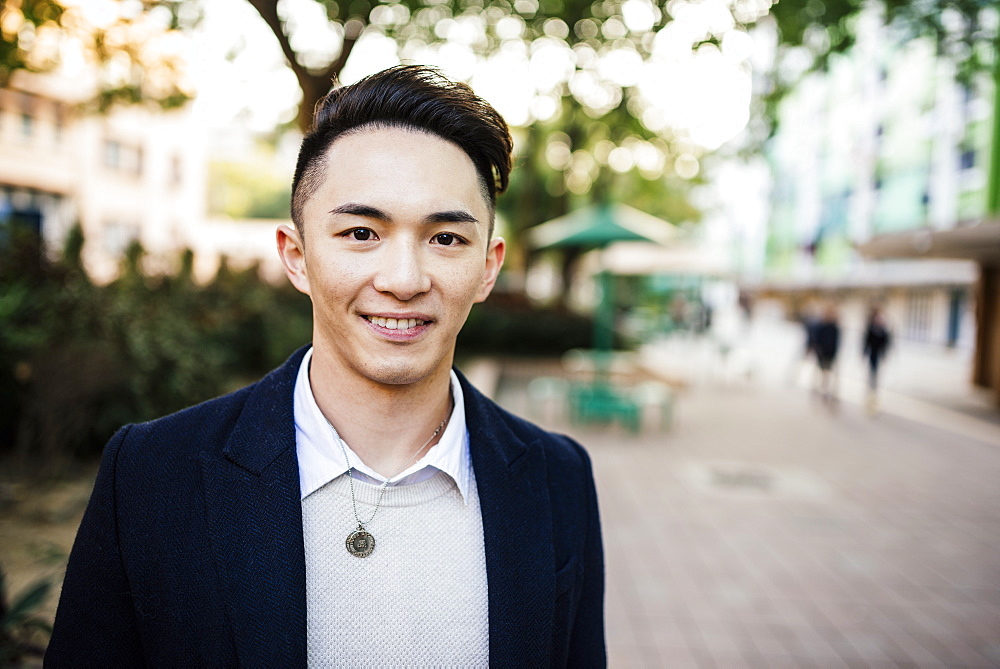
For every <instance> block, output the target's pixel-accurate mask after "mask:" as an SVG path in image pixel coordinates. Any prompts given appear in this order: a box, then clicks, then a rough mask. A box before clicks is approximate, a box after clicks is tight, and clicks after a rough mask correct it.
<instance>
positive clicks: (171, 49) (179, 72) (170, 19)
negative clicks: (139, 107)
mask: <svg viewBox="0 0 1000 669" xmlns="http://www.w3.org/2000/svg"><path fill="white" fill-rule="evenodd" d="M198 18H199V16H198V6H197V5H196V4H195V3H193V2H191V1H190V0H165V1H159V2H150V1H148V0H147V1H144V2H122V1H121V0H96V1H93V0H92V1H90V2H84V3H70V2H67V1H66V0H0V34H2V36H3V41H2V43H0V87H7V86H9V85H10V83H11V79H12V78H13V77H14V76H15V75H16V74H17V73H18V72H50V71H52V70H54V69H56V68H57V67H59V66H60V65H65V64H66V63H67V62H69V61H79V62H82V63H85V64H86V65H87V68H86V70H81V72H80V76H82V77H83V78H84V80H85V81H87V83H89V84H90V85H91V87H92V90H93V91H94V99H93V103H94V106H95V107H96V108H97V109H98V110H99V111H105V110H107V109H108V108H110V107H111V106H112V105H115V104H122V103H124V104H135V103H140V102H150V103H153V104H156V105H158V106H160V107H163V108H172V107H177V106H180V105H182V104H184V103H185V102H186V101H187V100H188V99H190V97H191V95H192V91H191V90H190V87H189V85H188V83H187V82H186V81H185V72H184V58H183V56H184V54H183V51H184V48H185V44H184V42H185V40H184V38H183V36H182V33H183V31H184V30H187V29H190V28H192V27H193V26H194V25H195V24H196V23H197V21H198Z"/></svg>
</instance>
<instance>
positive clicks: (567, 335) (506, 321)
mask: <svg viewBox="0 0 1000 669" xmlns="http://www.w3.org/2000/svg"><path fill="white" fill-rule="evenodd" d="M593 330H594V325H593V320H592V319H590V318H589V317H586V316H581V315H579V314H573V313H570V312H568V311H565V310H558V309H538V308H536V307H534V306H532V305H531V304H530V303H529V302H528V301H527V299H526V298H524V297H523V296H520V295H514V294H499V293H494V294H493V295H492V296H491V297H490V299H488V300H486V301H485V302H483V303H481V304H477V305H475V306H474V307H473V308H472V312H471V313H470V314H469V319H468V320H467V321H466V322H465V327H464V328H462V331H461V332H460V333H459V335H458V348H457V351H456V355H458V356H461V357H466V356H469V355H519V356H552V355H560V354H562V353H565V352H566V351H568V350H569V349H571V348H590V346H591V345H592V342H593Z"/></svg>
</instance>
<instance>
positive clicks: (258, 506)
mask: <svg viewBox="0 0 1000 669" xmlns="http://www.w3.org/2000/svg"><path fill="white" fill-rule="evenodd" d="M303 353H304V349H303V350H301V351H299V352H298V353H296V354H295V355H293V356H292V357H291V358H289V360H288V362H286V363H285V364H284V365H283V366H282V367H280V368H278V369H277V370H275V371H274V372H272V373H271V374H269V375H268V376H266V377H265V378H264V379H262V380H261V381H260V382H259V383H258V384H257V385H256V386H254V387H253V388H252V389H251V391H250V393H251V394H250V396H249V398H248V399H247V402H246V404H245V405H244V407H243V410H242V412H241V414H240V417H239V419H238V420H237V422H236V424H235V425H234V427H233V430H232V432H231V433H230V437H229V440H228V442H227V443H226V444H225V447H224V449H223V450H222V451H221V452H219V451H212V452H208V451H206V452H203V453H202V473H203V478H204V481H203V482H204V493H205V511H206V517H207V519H208V528H209V534H210V536H211V540H212V545H213V549H214V552H215V558H216V564H217V565H218V571H219V578H220V581H221V582H222V584H223V592H224V596H225V598H226V604H227V608H228V611H229V621H230V626H231V632H232V636H233V640H234V643H235V645H236V650H237V655H238V657H239V661H240V664H241V665H245V666H275V667H277V666H304V665H305V664H306V579H305V557H304V549H303V542H302V506H301V502H300V493H299V476H298V460H297V456H296V451H295V423H294V418H293V411H292V406H293V399H292V394H293V390H294V386H295V378H296V373H297V372H298V368H299V364H300V363H301V360H302V355H303Z"/></svg>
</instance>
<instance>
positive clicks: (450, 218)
mask: <svg viewBox="0 0 1000 669" xmlns="http://www.w3.org/2000/svg"><path fill="white" fill-rule="evenodd" d="M330 213H331V214H348V215H350V216H361V217H363V218H372V219H375V220H377V221H384V222H386V223H391V222H392V216H390V215H389V213H388V212H386V211H383V210H381V209H379V208H377V207H372V206H370V205H367V204H361V203H358V202H347V203H346V204H342V205H339V206H337V207H334V208H333V209H331V210H330ZM423 222H424V223H473V224H476V223H479V219H478V218H476V217H475V216H473V215H472V214H470V213H469V212H467V211H464V210H462V209H451V210H447V211H436V212H434V213H432V214H429V215H427V216H425V217H424V220H423Z"/></svg>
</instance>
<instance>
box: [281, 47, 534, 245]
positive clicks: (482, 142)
mask: <svg viewBox="0 0 1000 669" xmlns="http://www.w3.org/2000/svg"><path fill="white" fill-rule="evenodd" d="M373 128H402V129H409V130H417V131H424V132H428V133H430V134H432V135H436V136H437V137H440V138H441V139H444V140H446V141H449V142H451V143H453V144H455V145H457V146H458V147H459V148H460V149H462V151H464V152H465V154H466V155H467V156H469V158H470V159H471V160H472V164H473V165H474V166H475V168H476V172H477V173H478V178H479V184H480V187H481V188H482V191H483V197H484V199H485V200H486V203H487V204H488V206H489V211H490V222H489V235H490V236H491V237H492V235H493V221H494V218H495V212H496V198H497V195H499V194H500V193H502V192H503V191H504V190H506V188H507V183H508V180H509V178H510V170H511V165H512V159H511V154H512V152H513V149H514V142H513V139H512V138H511V135H510V130H509V128H508V127H507V123H506V121H504V120H503V117H502V116H500V114H499V112H497V110H496V109H494V108H493V107H492V106H491V105H490V104H489V103H488V102H486V101H485V100H483V99H482V98H481V97H479V96H478V95H476V94H475V92H473V90H472V89H471V88H470V87H469V86H468V85H466V84H464V83H461V82H455V81H451V80H450V79H448V78H446V77H445V76H444V75H442V74H441V72H440V71H439V70H437V69H436V68H432V67H427V66H422V65H398V66H396V67H390V68H389V69H387V70H383V71H381V72H378V73H376V74H373V75H370V76H368V77H365V78H364V79H362V80H361V81H359V82H357V83H354V84H351V85H349V86H338V87H335V88H334V89H333V90H331V91H330V92H329V93H328V94H327V95H326V97H324V98H323V99H322V100H320V101H319V102H318V103H317V104H316V111H315V114H314V116H313V125H312V128H311V129H310V131H309V132H308V133H307V134H306V136H305V137H304V138H303V140H302V146H301V147H300V148H299V157H298V162H297V163H296V166H295V176H294V177H293V179H292V221H293V222H294V223H295V227H296V229H297V230H298V231H299V235H300V237H301V238H302V239H303V240H305V234H304V233H305V230H304V224H305V221H304V220H303V209H304V208H305V204H306V202H307V201H308V200H309V198H310V197H312V195H313V194H314V193H315V192H316V190H317V189H318V188H319V186H320V184H322V183H323V181H324V180H325V179H326V170H327V166H326V154H327V151H328V150H329V148H330V146H331V145H332V144H333V143H334V142H335V141H336V140H337V139H338V138H340V137H343V136H344V135H347V134H351V133H355V132H360V131H363V130H368V129H373ZM387 178H391V175H387Z"/></svg>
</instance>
